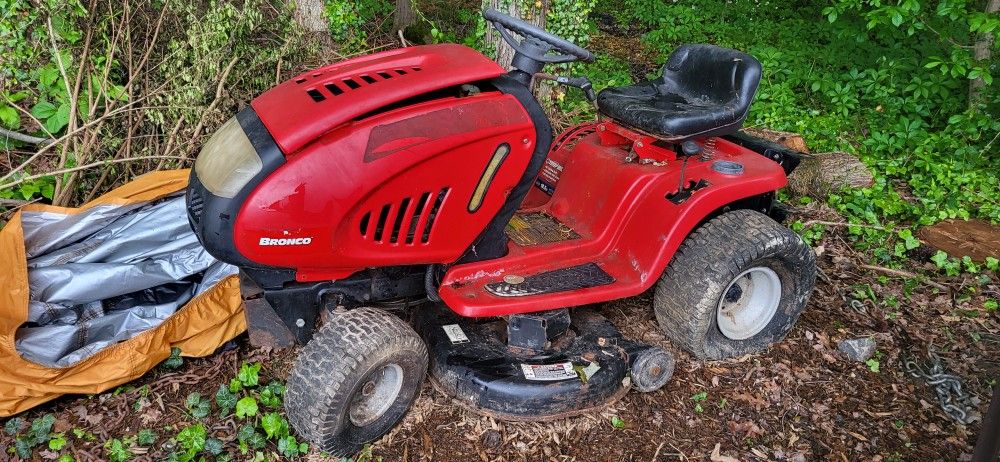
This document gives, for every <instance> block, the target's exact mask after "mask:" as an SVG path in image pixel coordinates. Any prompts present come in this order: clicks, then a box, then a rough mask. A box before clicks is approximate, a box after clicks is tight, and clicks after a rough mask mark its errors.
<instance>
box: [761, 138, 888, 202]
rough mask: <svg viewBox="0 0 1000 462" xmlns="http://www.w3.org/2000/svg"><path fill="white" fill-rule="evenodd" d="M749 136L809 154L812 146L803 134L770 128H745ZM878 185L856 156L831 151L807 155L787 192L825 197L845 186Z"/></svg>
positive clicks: (795, 172)
mask: <svg viewBox="0 0 1000 462" xmlns="http://www.w3.org/2000/svg"><path fill="white" fill-rule="evenodd" d="M743 131H744V132H746V133H747V134H750V135H753V136H756V137H758V138H763V139H765V140H768V141H773V142H775V143H778V144H780V145H782V146H785V147H787V148H791V149H794V150H796V151H798V152H801V153H804V154H808V153H809V147H808V146H807V145H806V141H805V140H804V139H803V138H802V136H801V135H799V134H797V133H790V132H781V131H777V130H770V129H767V128H744V129H743ZM874 183H875V178H874V177H873V176H872V173H871V171H869V170H868V166H866V165H865V164H864V163H863V162H861V160H860V159H858V158H857V157H855V156H853V155H851V154H848V153H846V152H830V153H823V154H812V155H808V156H805V157H804V158H803V159H802V163H800V164H799V166H798V168H796V169H795V171H794V172H792V174H791V175H789V177H788V189H789V190H791V192H792V193H793V194H795V195H798V196H810V197H817V198H820V197H825V196H826V195H827V194H830V193H831V192H835V191H837V190H838V189H841V188H844V187H850V188H867V187H869V186H871V185H872V184H874Z"/></svg>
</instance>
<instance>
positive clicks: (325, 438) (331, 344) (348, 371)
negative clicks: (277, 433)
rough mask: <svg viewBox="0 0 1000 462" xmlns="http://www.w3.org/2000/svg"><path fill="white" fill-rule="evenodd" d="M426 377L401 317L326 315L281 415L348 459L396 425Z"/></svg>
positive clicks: (423, 358) (362, 312)
mask: <svg viewBox="0 0 1000 462" xmlns="http://www.w3.org/2000/svg"><path fill="white" fill-rule="evenodd" d="M426 372H427V347H426V346H424V342H423V340H421V339H420V336H419V335H417V333H416V332H414V330H413V328H411V327H410V326H409V325H408V324H406V323H405V322H403V321H402V320H401V319H399V318H397V317H395V316H393V315H391V314H389V313H387V312H385V311H382V310H379V309H375V308H358V309H355V310H351V311H347V312H344V313H338V314H334V315H333V316H331V319H330V321H329V322H327V323H326V324H325V325H324V326H323V327H322V328H321V329H320V330H319V332H317V333H316V335H315V336H314V337H313V339H312V340H311V341H310V342H309V343H308V344H307V345H306V346H305V347H304V348H302V353H301V354H300V355H299V357H298V359H297V360H296V362H295V366H294V367H293V368H292V372H291V375H290V376H289V378H288V394H287V398H286V399H285V411H286V412H287V414H288V420H289V422H290V423H291V424H292V427H293V428H295V430H296V431H297V432H298V433H299V434H300V435H302V436H304V437H305V438H306V439H308V440H309V441H310V442H311V443H313V444H314V445H316V446H317V447H318V448H319V449H321V450H323V451H326V452H328V453H330V454H332V455H334V456H338V457H344V456H353V455H354V454H355V453H357V452H358V451H360V450H361V449H362V448H363V447H364V445H365V444H366V443H370V442H372V441H375V440H376V439H378V438H380V437H381V436H382V435H384V434H385V433H387V432H388V431H389V430H391V429H392V427H393V426H395V425H396V423H398V422H399V421H400V420H401V419H402V418H403V416H404V415H405V414H406V411H407V410H408V409H409V408H410V405H411V404H413V400H414V399H416V397H417V393H418V392H419V391H420V387H421V384H422V383H423V381H424V375H425V374H426Z"/></svg>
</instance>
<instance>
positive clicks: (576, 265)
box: [187, 10, 816, 455]
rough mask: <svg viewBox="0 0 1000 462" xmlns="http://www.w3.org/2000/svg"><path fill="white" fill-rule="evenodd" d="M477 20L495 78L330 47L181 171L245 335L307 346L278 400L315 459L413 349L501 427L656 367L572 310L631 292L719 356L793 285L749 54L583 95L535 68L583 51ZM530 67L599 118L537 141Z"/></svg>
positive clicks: (722, 55) (442, 385)
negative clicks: (335, 54)
mask: <svg viewBox="0 0 1000 462" xmlns="http://www.w3.org/2000/svg"><path fill="white" fill-rule="evenodd" d="M484 14H485V17H486V19H487V20H489V21H490V22H491V23H492V24H493V26H495V27H496V29H497V30H498V31H499V32H500V34H501V36H502V37H503V38H504V39H505V40H506V41H507V42H508V43H510V45H511V46H512V47H513V48H514V50H515V51H516V54H515V56H514V59H513V67H514V70H512V71H510V72H506V71H505V70H504V69H503V68H502V67H501V66H499V65H497V64H496V63H494V62H493V61H491V60H490V59H488V58H486V57H485V56H483V55H482V54H480V53H478V52H476V51H474V50H472V49H470V48H467V47H464V46H459V45H431V46H415V47H409V48H401V49H397V50H391V51H386V52H381V53H376V54H373V55H370V56H364V57H360V58H356V59H351V60H348V61H344V62H340V63H336V64H332V65H330V66H327V67H323V68H320V69H317V70H315V71H312V72H308V73H305V74H302V75H300V76H298V77H296V78H294V79H292V80H290V81H287V82H284V83H282V84H280V85H278V86H277V87H275V88H273V89H271V90H269V91H267V92H266V93H264V94H263V95H261V96H259V97H258V98H256V99H254V100H253V102H252V103H251V105H250V106H249V107H247V108H246V109H244V110H243V111H241V112H240V113H239V114H237V115H236V117H235V118H233V119H232V120H230V121H229V122H227V123H226V124H225V125H223V126H222V128H220V129H219V131H218V132H217V133H216V134H215V135H214V136H213V137H212V138H211V139H210V140H209V142H208V143H207V144H206V146H205V147H204V149H203V150H202V152H201V154H200V156H199V157H198V159H197V162H196V163H195V168H194V170H193V172H192V174H191V182H190V186H189V188H188V191H187V204H188V208H189V218H190V221H191V225H192V226H193V227H194V229H195V231H196V233H197V235H198V236H199V239H200V240H201V242H202V244H203V245H204V246H205V247H206V249H208V251H209V252H210V253H211V254H212V255H214V256H215V257H217V258H218V259H219V260H222V261H225V262H229V263H232V264H234V265H237V266H239V267H240V268H241V273H242V282H243V284H242V295H243V298H244V301H245V305H246V312H247V317H248V322H249V326H250V336H251V341H252V342H253V343H255V344H269V345H272V346H273V345H291V344H293V343H300V344H305V347H304V348H303V349H302V352H301V354H300V356H299V358H298V359H297V362H296V364H295V366H294V368H293V370H292V372H291V376H290V378H289V380H288V395H287V398H286V407H287V414H288V418H289V420H290V421H291V424H292V425H293V426H294V428H295V430H297V431H298V433H300V434H301V435H303V436H304V437H306V438H307V439H309V440H310V441H312V442H313V443H314V444H315V445H316V446H318V447H319V448H321V449H323V450H325V451H328V452H330V453H332V454H336V455H348V454H351V453H354V452H356V451H358V450H359V449H360V448H361V447H362V445H364V444H365V443H368V442H371V441H374V440H376V439H378V438H379V437H381V436H382V435H383V434H385V433H386V432H387V431H389V430H390V429H391V428H392V427H393V426H394V425H395V424H396V423H397V422H399V420H400V419H401V418H402V417H403V415H404V414H405V412H406V410H407V409H408V408H409V406H410V405H411V403H412V402H413V400H414V399H415V397H416V395H417V393H418V391H419V390H420V388H421V384H422V382H423V380H424V376H425V373H426V371H427V369H428V364H429V367H430V377H431V381H432V383H433V385H434V386H435V387H436V388H437V389H438V390H440V391H442V392H444V393H446V394H448V395H450V396H453V397H454V398H455V399H456V400H457V401H458V402H459V403H462V404H463V405H465V406H467V407H469V408H471V409H473V410H476V411H478V412H483V413H486V414H489V415H493V416H498V417H500V418H503V419H511V420H540V419H546V418H556V417H564V416H567V415H572V414H575V413H580V412H584V411H586V410H588V409H592V408H595V407H600V406H603V405H605V404H607V403H609V402H611V401H613V400H615V399H618V398H620V397H621V396H622V395H623V394H624V393H625V392H626V391H627V390H628V389H629V388H635V389H637V390H639V391H642V392H649V391H653V390H657V389H659V388H660V387H662V386H663V385H664V384H665V383H666V382H667V381H668V380H669V378H670V376H671V374H672V373H673V368H674V359H673V357H672V356H671V355H670V354H669V353H668V352H667V351H665V350H663V349H661V348H657V347H653V346H651V345H646V344H643V343H639V342H635V341H631V340H629V339H626V338H624V337H623V336H622V334H621V333H620V332H619V331H618V330H617V329H616V328H615V327H614V326H613V325H612V324H611V323H610V322H609V321H608V320H607V319H605V318H604V317H602V316H601V315H600V314H599V313H598V312H597V311H596V310H595V309H593V308H586V307H581V308H573V309H568V308H570V307H574V306H581V305H588V304H595V303H600V302H606V301H609V300H614V299H620V298H624V297H631V296H635V295H638V294H640V293H642V292H643V291H645V290H647V289H649V288H650V287H652V286H654V285H655V286H656V288H655V297H654V299H653V305H654V309H655V311H656V318H657V320H658V321H659V324H660V325H661V326H662V329H663V330H664V332H666V334H667V336H668V337H669V338H670V339H671V340H672V341H673V343H674V344H675V345H677V346H678V347H682V348H684V349H686V350H688V351H690V352H691V354H692V355H694V356H695V357H697V358H702V359H720V358H728V357H733V356H739V355H744V354H747V353H751V352H756V351H760V350H762V349H764V348H766V347H768V346H769V345H771V344H772V343H774V342H776V341H779V340H781V339H782V338H783V337H784V335H785V334H786V333H788V331H789V330H790V329H791V327H792V325H793V324H794V322H795V320H796V319H797V318H798V316H799V314H800V313H801V311H802V309H803V308H804V307H805V304H806V300H807V299H808V297H809V294H810V292H811V291H812V289H813V285H814V280H815V274H816V269H815V257H814V255H813V252H812V250H811V249H810V248H809V247H808V246H806V245H805V244H804V243H803V242H802V240H801V239H800V238H799V237H798V236H797V235H795V234H794V233H792V232H791V231H790V230H788V229H786V228H784V227H782V226H781V225H780V224H778V222H777V221H775V220H774V219H772V218H771V217H770V216H769V215H773V214H775V213H776V210H777V207H775V208H774V209H775V210H772V202H773V200H774V194H775V191H776V190H778V189H779V188H781V187H783V186H784V185H785V183H786V174H788V173H789V172H791V170H792V169H793V168H795V166H796V165H797V164H798V161H799V159H800V157H799V156H798V153H796V152H794V151H790V150H788V149H786V148H783V147H781V146H778V145H775V144H773V143H769V142H767V141H764V140H761V139H758V138H753V137H750V136H747V135H745V134H742V133H740V132H738V130H739V128H740V126H741V124H742V122H743V120H744V119H745V118H746V115H747V111H748V109H749V107H750V102H751V100H752V99H753V96H754V93H755V92H756V90H757V85H758V82H759V80H760V72H761V71H760V64H759V63H758V62H757V60H755V59H754V58H753V57H751V56H749V55H747V54H744V53H740V52H737V51H734V50H729V49H724V48H719V47H715V46H711V45H685V46H682V47H680V48H679V49H677V51H675V52H674V53H673V54H672V55H671V56H670V58H669V60H668V61H667V63H666V65H665V66H664V67H663V75H662V76H660V77H659V78H657V79H655V80H652V81H649V82H645V83H641V84H638V85H634V86H625V87H617V88H608V89H605V90H603V91H601V92H600V93H599V94H597V95H595V94H594V91H593V89H592V88H591V84H590V82H589V81H588V80H587V79H586V78H585V77H556V76H552V75H548V74H543V73H541V71H542V68H543V66H545V65H546V64H550V63H568V62H571V61H585V62H592V61H593V60H594V56H593V54H591V53H590V52H589V51H587V50H585V49H583V48H581V47H578V46H576V45H574V44H572V43H570V42H568V41H566V40H564V39H561V38H559V37H556V36H554V35H552V34H549V33H547V32H545V31H544V30H542V29H540V28H538V27H535V26H533V25H531V24H528V23H525V22H523V21H520V20H518V19H514V18H511V17H509V16H506V15H503V14H501V13H498V12H496V11H493V10H487V11H486V12H485V13H484ZM536 79H549V80H552V81H554V82H555V83H556V84H564V85H569V86H574V87H578V88H580V89H582V90H583V91H584V92H586V94H587V97H588V99H590V100H591V101H593V102H594V103H595V104H596V105H597V107H598V109H599V112H600V114H601V116H599V120H598V121H596V122H593V123H586V124H583V125H578V126H575V127H572V128H570V129H569V130H567V131H565V132H564V133H562V134H560V135H558V136H556V137H555V138H554V139H553V133H552V127H551V125H550V123H549V121H548V119H547V118H546V116H545V113H544V112H543V111H542V108H541V107H540V106H539V104H538V102H537V101H536V100H535V98H534V97H533V96H532V93H531V90H530V88H531V87H532V85H533V81H534V80H536ZM317 325H318V326H319V328H318V330H317V329H316V326H317ZM411 326H412V327H411ZM314 330H315V332H314Z"/></svg>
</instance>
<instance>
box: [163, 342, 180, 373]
mask: <svg viewBox="0 0 1000 462" xmlns="http://www.w3.org/2000/svg"><path fill="white" fill-rule="evenodd" d="M182 365H184V358H182V357H181V349H180V348H177V347H171V348H170V357H169V358H167V359H166V360H164V361H163V367H165V368H167V369H177V368H178V367H181V366H182Z"/></svg>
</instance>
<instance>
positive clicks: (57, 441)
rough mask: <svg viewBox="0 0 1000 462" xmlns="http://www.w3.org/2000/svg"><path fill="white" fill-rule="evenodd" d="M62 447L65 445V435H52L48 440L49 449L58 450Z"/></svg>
mask: <svg viewBox="0 0 1000 462" xmlns="http://www.w3.org/2000/svg"><path fill="white" fill-rule="evenodd" d="M64 447H66V436H65V435H63V434H62V433H56V434H54V435H52V439H50V440H49V449H51V450H53V451H60V450H62V448H64Z"/></svg>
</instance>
